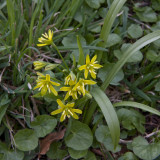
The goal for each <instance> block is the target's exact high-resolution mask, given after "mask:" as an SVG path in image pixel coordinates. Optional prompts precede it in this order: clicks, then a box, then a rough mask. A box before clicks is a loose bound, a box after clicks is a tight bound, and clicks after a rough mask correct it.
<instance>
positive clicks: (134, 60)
mask: <svg viewBox="0 0 160 160" xmlns="http://www.w3.org/2000/svg"><path fill="white" fill-rule="evenodd" d="M126 45H128V46H129V45H130V46H131V44H128V43H127V44H126V43H124V44H123V45H122V47H123V46H126ZM121 50H122V49H121ZM121 50H114V55H115V57H117V58H118V60H120V59H121V57H122V55H123V53H124V52H123V51H121ZM142 59H143V54H142V53H141V52H140V51H137V52H135V54H134V55H133V56H131V57H130V58H129V59H128V60H127V63H137V62H140V61H141V60H142Z"/></svg>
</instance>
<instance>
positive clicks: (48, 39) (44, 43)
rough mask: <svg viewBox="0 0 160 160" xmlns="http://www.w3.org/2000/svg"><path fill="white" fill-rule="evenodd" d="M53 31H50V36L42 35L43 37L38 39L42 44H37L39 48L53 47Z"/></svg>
mask: <svg viewBox="0 0 160 160" xmlns="http://www.w3.org/2000/svg"><path fill="white" fill-rule="evenodd" d="M52 37H53V31H51V30H50V29H49V30H48V34H47V33H45V34H42V37H40V38H39V39H38V42H40V43H41V44H37V46H39V47H41V46H47V45H51V44H52V42H53V39H52Z"/></svg>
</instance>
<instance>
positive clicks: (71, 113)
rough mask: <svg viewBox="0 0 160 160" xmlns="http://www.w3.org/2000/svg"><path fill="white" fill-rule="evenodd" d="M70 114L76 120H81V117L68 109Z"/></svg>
mask: <svg viewBox="0 0 160 160" xmlns="http://www.w3.org/2000/svg"><path fill="white" fill-rule="evenodd" d="M68 112H69V114H70V115H71V116H72V117H73V118H74V119H79V117H78V116H77V115H76V114H75V113H74V112H73V110H72V109H68Z"/></svg>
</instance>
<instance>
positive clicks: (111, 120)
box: [91, 87, 120, 148]
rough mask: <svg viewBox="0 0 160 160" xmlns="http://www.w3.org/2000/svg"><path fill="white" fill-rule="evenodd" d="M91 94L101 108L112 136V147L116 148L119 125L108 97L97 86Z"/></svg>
mask: <svg viewBox="0 0 160 160" xmlns="http://www.w3.org/2000/svg"><path fill="white" fill-rule="evenodd" d="M91 94H92V96H93V97H94V99H95V100H96V102H97V103H98V105H99V107H100V108H101V110H102V113H103V115H104V117H105V120H106V122H107V124H108V127H109V130H110V133H111V136H112V141H113V144H114V147H115V148H116V146H117V144H118V142H119V137H120V126H119V121H118V117H117V114H116V112H115V110H114V107H113V105H112V103H111V102H110V100H109V98H108V97H107V96H106V94H105V93H104V92H103V91H102V90H101V89H100V88H99V87H96V88H94V89H93V90H92V91H91Z"/></svg>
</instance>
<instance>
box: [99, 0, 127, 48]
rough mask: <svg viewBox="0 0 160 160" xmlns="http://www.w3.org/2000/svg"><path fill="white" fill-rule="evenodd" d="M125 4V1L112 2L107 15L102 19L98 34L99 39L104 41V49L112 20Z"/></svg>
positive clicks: (115, 0) (116, 0)
mask: <svg viewBox="0 0 160 160" xmlns="http://www.w3.org/2000/svg"><path fill="white" fill-rule="evenodd" d="M125 2H126V0H114V2H113V3H112V5H111V7H110V9H109V11H108V13H107V16H106V18H105V19H104V24H103V27H102V30H101V33H100V39H102V40H103V41H104V43H103V47H106V44H107V40H108V36H109V33H110V31H111V28H112V25H113V23H114V20H115V19H116V17H117V14H118V12H119V11H120V10H121V8H122V7H123V5H124V3H125ZM101 47H102V46H101Z"/></svg>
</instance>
